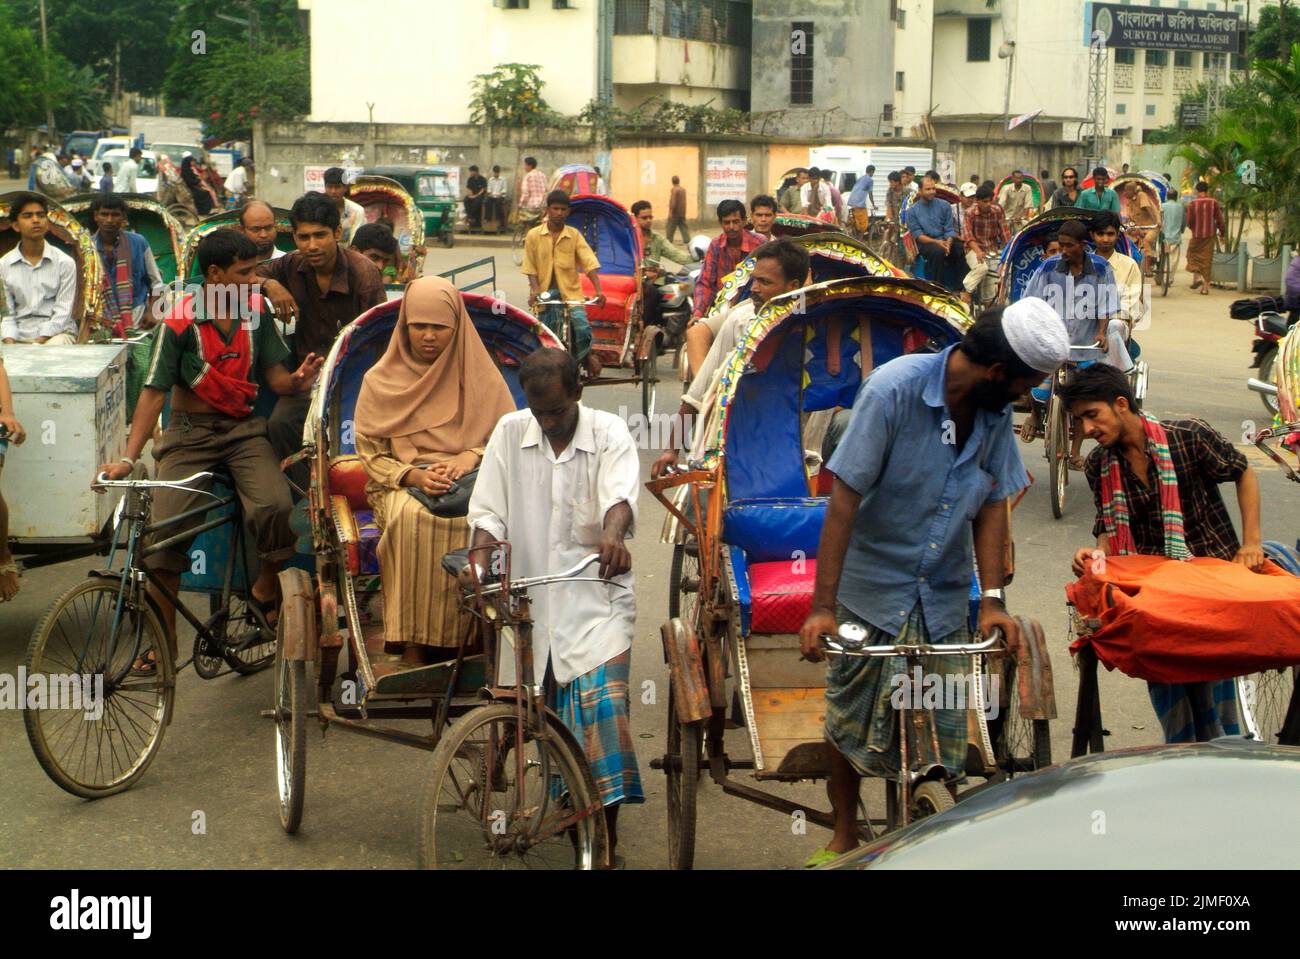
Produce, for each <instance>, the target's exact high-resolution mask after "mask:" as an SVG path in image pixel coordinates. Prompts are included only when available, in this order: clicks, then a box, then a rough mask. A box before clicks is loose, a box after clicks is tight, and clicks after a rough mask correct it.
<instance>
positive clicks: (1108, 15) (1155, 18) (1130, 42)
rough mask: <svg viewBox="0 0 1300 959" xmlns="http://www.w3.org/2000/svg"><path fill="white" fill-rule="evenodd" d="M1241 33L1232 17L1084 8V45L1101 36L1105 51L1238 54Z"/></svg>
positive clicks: (1110, 5) (1115, 7) (1114, 5)
mask: <svg viewBox="0 0 1300 959" xmlns="http://www.w3.org/2000/svg"><path fill="white" fill-rule="evenodd" d="M1240 31H1241V20H1240V18H1239V17H1238V16H1237V15H1236V14H1235V13H1219V12H1217V11H1214V10H1185V9H1176V10H1175V9H1171V8H1164V7H1137V6H1127V5H1125V4H1120V3H1086V4H1084V30H1083V32H1084V42H1085V43H1089V44H1091V43H1093V42H1095V39H1096V35H1097V34H1100V35H1101V37H1102V38H1104V39H1105V43H1106V46H1108V47H1121V48H1142V49H1147V50H1208V51H1211V52H1217V53H1237V52H1238V42H1239V33H1240Z"/></svg>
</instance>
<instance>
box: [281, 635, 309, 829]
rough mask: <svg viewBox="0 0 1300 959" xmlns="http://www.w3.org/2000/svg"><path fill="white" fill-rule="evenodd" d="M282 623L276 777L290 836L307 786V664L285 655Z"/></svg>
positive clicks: (282, 824) (282, 819) (294, 827)
mask: <svg viewBox="0 0 1300 959" xmlns="http://www.w3.org/2000/svg"><path fill="white" fill-rule="evenodd" d="M283 623H284V620H283V619H281V620H280V622H279V623H278V624H277V627H276V640H277V642H276V645H275V780H276V786H277V791H278V794H279V801H280V825H281V826H283V827H284V831H285V832H287V833H288V834H289V835H291V836H292V835H293V834H294V833H296V832H297V831H298V826H299V825H300V824H301V823H302V803H303V795H304V793H305V792H306V789H307V664H306V663H304V662H302V661H301V660H292V661H291V660H287V659H285V658H284V625H283Z"/></svg>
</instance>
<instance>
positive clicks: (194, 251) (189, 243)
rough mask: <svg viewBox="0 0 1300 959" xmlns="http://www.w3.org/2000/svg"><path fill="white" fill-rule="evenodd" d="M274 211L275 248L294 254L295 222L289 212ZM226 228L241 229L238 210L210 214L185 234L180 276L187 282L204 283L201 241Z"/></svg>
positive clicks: (278, 209)
mask: <svg viewBox="0 0 1300 959" xmlns="http://www.w3.org/2000/svg"><path fill="white" fill-rule="evenodd" d="M272 211H273V212H274V214H275V248H276V249H277V250H279V251H280V252H281V253H292V252H294V251H295V250H296V249H297V247H296V246H294V242H293V221H292V220H290V218H289V211H288V210H283V209H281V208H279V207H272ZM226 228H231V229H238V228H239V211H238V210H221V211H219V212H217V213H209V214H208V215H207V216H205V217H204V218H203V219H201V220H199V222H198V223H197V224H195V225H194V227H193V228H192V229H191V230H190V231H189V232H188V233H187V234H185V242H184V243H183V244H181V260H180V264H181V265H180V270H179V271H178V272H179V275H180V276H183V277H185V279H186V280H187V281H193V282H201V281H202V279H203V278H202V277H201V276H199V261H198V254H199V241H200V240H202V239H203V238H204V237H205V236H207V235H208V234H209V233H211V232H212V231H213V230H222V229H226Z"/></svg>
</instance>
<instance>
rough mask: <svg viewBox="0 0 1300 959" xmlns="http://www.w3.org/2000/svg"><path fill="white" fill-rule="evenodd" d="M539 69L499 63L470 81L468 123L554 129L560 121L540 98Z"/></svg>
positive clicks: (560, 118) (524, 64) (524, 65)
mask: <svg viewBox="0 0 1300 959" xmlns="http://www.w3.org/2000/svg"><path fill="white" fill-rule="evenodd" d="M540 69H541V68H540V67H539V66H537V65H536V64H532V63H502V64H498V65H497V66H496V67H495V68H494V69H493V70H492V71H491V72H490V73H480V74H479V75H478V76H476V77H475V78H474V79H473V81H472V82H471V84H470V86H471V89H472V90H473V96H471V97H470V101H469V111H470V114H469V118H470V122H471V123H482V124H485V125H487V126H490V127H519V126H525V127H538V126H558V125H559V124H561V123H563V122H564V118H563V117H561V116H560V114H558V113H556V112H555V111H554V110H552V109H551V108H550V107H549V106H548V105H547V103H546V101H545V100H543V99H542V87H543V85H544V81H543V80H542V78H541V76H540V75H539V74H538V70H540Z"/></svg>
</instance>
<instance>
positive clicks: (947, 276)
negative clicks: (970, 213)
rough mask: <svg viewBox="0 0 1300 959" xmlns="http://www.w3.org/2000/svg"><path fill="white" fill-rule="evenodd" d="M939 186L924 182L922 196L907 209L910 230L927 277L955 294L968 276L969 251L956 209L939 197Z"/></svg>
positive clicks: (928, 179) (930, 179)
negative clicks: (954, 218)
mask: <svg viewBox="0 0 1300 959" xmlns="http://www.w3.org/2000/svg"><path fill="white" fill-rule="evenodd" d="M936 185H937V183H936V181H935V179H934V177H930V176H927V177H924V178H922V180H921V192H920V194H919V195H918V196H917V198H916V202H915V203H913V204H912V205H911V206H910V207H908V209H907V229H908V231H909V232H910V233H911V234H912V239H914V240H916V252H917V255H918V256H920V257H921V258H922V259H924V260H925V275H926V277H927V278H928V279H929V280H930V281H931V282H933V283H938V284H939V285H941V286H946V287H947V288H948V289H950V290H952V291H953V292H954V293H955V292H957V291H958V290H959V289H960V286H959V284H960V281H961V280H962V279H963V278H964V277H965V276H966V251H965V250H964V249H963V247H962V242H961V237H959V236H958V235H957V229H956V227H955V226H954V225H953V222H952V205H951V204H950V203H948V201H946V200H940V199H937V198H936V197H935V195H934V188H935V186H936Z"/></svg>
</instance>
